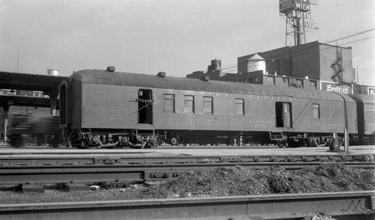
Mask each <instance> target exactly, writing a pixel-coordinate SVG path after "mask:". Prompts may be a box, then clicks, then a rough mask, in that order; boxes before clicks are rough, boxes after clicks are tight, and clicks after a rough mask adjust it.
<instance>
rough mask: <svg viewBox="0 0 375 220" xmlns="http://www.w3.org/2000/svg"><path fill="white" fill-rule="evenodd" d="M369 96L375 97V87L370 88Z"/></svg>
mask: <svg viewBox="0 0 375 220" xmlns="http://www.w3.org/2000/svg"><path fill="white" fill-rule="evenodd" d="M367 89H368V91H367V94H368V95H373V96H375V87H368V88H367Z"/></svg>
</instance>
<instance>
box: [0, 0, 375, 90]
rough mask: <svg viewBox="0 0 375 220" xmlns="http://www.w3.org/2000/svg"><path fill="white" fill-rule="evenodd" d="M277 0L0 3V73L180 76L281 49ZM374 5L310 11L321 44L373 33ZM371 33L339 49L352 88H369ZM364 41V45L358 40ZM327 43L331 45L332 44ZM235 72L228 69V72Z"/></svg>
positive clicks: (327, 5)
mask: <svg viewBox="0 0 375 220" xmlns="http://www.w3.org/2000/svg"><path fill="white" fill-rule="evenodd" d="M278 10H279V0H0V70H1V71H11V72H16V71H17V51H19V59H18V71H19V72H23V73H33V74H46V72H47V69H50V68H56V69H59V70H60V74H61V75H64V76H68V75H70V74H71V73H72V72H73V71H77V70H80V69H105V68H106V67H107V66H109V65H112V66H115V67H116V70H117V71H123V72H136V73H147V74H156V73H157V72H160V71H165V72H167V75H172V76H181V77H184V76H185V75H186V74H189V73H191V72H193V71H197V70H203V71H205V70H206V69H207V66H208V65H209V64H210V61H211V60H212V59H215V58H216V59H220V60H222V65H223V68H226V67H229V66H235V65H236V63H237V57H240V56H244V55H247V54H251V53H255V52H262V51H268V50H272V49H276V48H280V47H283V46H285V21H284V20H283V19H282V18H281V17H280V16H279V12H278ZM374 11H375V10H374V0H360V1H358V0H321V1H319V5H318V6H313V7H312V15H313V17H314V21H315V22H317V23H318V24H319V30H314V31H310V32H308V33H307V42H311V41H315V40H319V41H320V42H322V43H324V42H327V41H330V40H335V39H338V38H341V37H346V36H349V35H352V34H355V33H359V32H361V31H364V30H369V29H373V28H374V27H375V20H374V19H375V16H374ZM373 36H375V31H371V32H368V33H366V34H362V35H358V36H355V37H351V38H348V39H346V40H345V41H341V42H339V43H345V42H352V41H357V42H354V43H350V44H345V45H343V46H351V47H352V49H353V67H355V68H356V67H358V69H359V82H360V83H362V84H366V85H375V58H374V53H375V49H374V48H375V45H374V43H375V38H374V37H373ZM368 37H372V38H369V39H366V40H361V39H363V38H368ZM333 44H334V43H333ZM228 71H230V72H236V68H232V69H228Z"/></svg>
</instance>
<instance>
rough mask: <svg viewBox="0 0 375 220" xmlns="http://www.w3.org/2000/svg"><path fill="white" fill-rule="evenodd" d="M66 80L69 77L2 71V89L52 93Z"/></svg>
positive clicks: (0, 83) (0, 86) (0, 72)
mask: <svg viewBox="0 0 375 220" xmlns="http://www.w3.org/2000/svg"><path fill="white" fill-rule="evenodd" d="M64 79H67V77H65V76H50V75H38V74H28V73H14V72H3V71H0V89H14V90H29V91H43V92H44V93H50V92H52V91H55V90H56V91H57V89H58V86H59V84H60V83H61V82H62V81H63V80H64Z"/></svg>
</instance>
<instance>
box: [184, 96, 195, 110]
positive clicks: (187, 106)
mask: <svg viewBox="0 0 375 220" xmlns="http://www.w3.org/2000/svg"><path fill="white" fill-rule="evenodd" d="M184 112H185V113H194V96H192V95H185V96H184Z"/></svg>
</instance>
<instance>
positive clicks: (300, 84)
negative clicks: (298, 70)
mask: <svg viewBox="0 0 375 220" xmlns="http://www.w3.org/2000/svg"><path fill="white" fill-rule="evenodd" d="M296 84H297V88H303V80H302V79H297V81H296Z"/></svg>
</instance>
